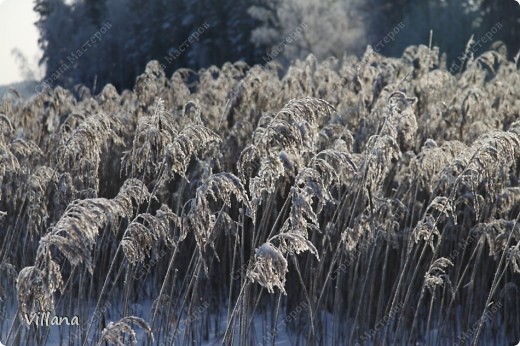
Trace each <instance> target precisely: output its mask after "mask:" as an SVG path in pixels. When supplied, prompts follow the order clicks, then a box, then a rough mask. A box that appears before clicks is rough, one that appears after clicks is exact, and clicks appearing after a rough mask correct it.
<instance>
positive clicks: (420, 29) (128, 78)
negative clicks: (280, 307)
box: [35, 0, 520, 92]
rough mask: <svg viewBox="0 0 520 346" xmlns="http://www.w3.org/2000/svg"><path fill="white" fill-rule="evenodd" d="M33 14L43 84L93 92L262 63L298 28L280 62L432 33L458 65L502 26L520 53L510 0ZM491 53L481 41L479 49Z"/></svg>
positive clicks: (70, 9)
mask: <svg viewBox="0 0 520 346" xmlns="http://www.w3.org/2000/svg"><path fill="white" fill-rule="evenodd" d="M35 10H36V11H37V13H38V14H39V21H38V22H37V26H38V28H39V31H40V41H39V44H40V46H41V48H42V49H43V52H44V53H43V58H42V61H41V63H42V64H45V66H46V75H45V78H44V81H43V83H42V84H41V85H40V87H43V86H46V85H48V86H56V85H61V86H64V87H67V88H73V87H74V86H76V85H78V84H83V85H85V86H87V87H89V88H90V89H93V92H98V91H99V90H101V88H102V86H103V85H105V84H107V83H112V84H113V85H115V87H116V88H117V89H118V90H119V91H121V90H122V89H125V88H132V87H133V85H134V82H135V78H136V77H137V76H138V75H139V74H140V73H142V72H143V70H144V67H145V65H146V63H147V62H148V61H150V60H152V59H156V60H158V61H159V62H160V63H161V64H162V66H163V67H164V69H165V71H166V74H167V75H168V76H169V75H171V74H172V73H173V71H174V70H176V69H178V68H181V67H186V68H191V69H194V70H198V69H200V68H203V67H208V66H210V65H217V66H219V65H222V64H223V63H224V62H226V61H231V62H234V61H238V60H242V61H245V62H247V63H248V64H255V63H263V62H265V57H266V56H269V57H270V58H271V57H272V54H268V52H269V51H270V50H271V49H272V47H274V46H277V45H279V43H280V42H284V40H285V39H286V38H287V37H289V36H291V35H292V34H293V33H294V31H295V28H297V27H300V26H303V27H305V32H304V33H303V34H301V33H299V32H298V34H299V35H301V37H296V38H295V39H294V40H291V42H290V43H284V49H283V52H276V53H280V54H279V55H276V58H277V59H279V60H284V59H285V62H288V61H290V59H293V58H304V57H305V56H306V55H307V54H308V53H313V54H315V55H316V56H317V57H318V59H323V58H325V57H327V56H330V55H336V56H338V55H339V56H338V57H341V55H343V54H344V53H347V54H360V53H361V52H363V51H364V49H365V47H366V45H367V44H372V45H373V46H374V47H375V46H377V45H378V44H379V46H378V49H377V51H378V52H380V53H382V54H385V55H393V56H400V55H401V53H402V50H403V48H404V47H407V46H409V45H411V44H428V41H429V33H430V29H431V30H433V45H435V46H438V47H440V49H441V51H442V52H445V53H446V56H447V59H448V62H449V63H452V62H453V61H456V60H457V58H458V57H460V56H461V55H462V54H463V52H464V49H465V47H466V44H467V42H468V40H469V38H470V37H471V35H474V36H473V37H474V40H475V41H477V40H478V39H479V38H481V37H485V35H486V33H488V32H489V31H490V30H491V29H492V28H493V27H494V25H496V23H498V22H500V23H501V24H500V28H499V29H498V30H496V29H495V30H494V31H496V32H493V37H492V41H497V40H501V41H503V42H504V43H505V44H506V46H507V48H508V49H509V55H510V56H514V55H515V54H516V52H517V51H518V49H519V47H520V46H519V42H520V39H519V38H520V37H519V36H520V35H519V28H520V23H519V21H520V19H519V18H520V15H519V12H520V6H519V5H517V4H516V3H515V2H514V1H513V0H511V1H498V0H480V1H467V0H464V1H421V2H419V1H411V0H399V1H388V0H369V1H358V0H328V1H317V0H146V1H145V0H74V1H72V2H71V1H68V2H66V1H64V0H35ZM302 24H303V25H302ZM396 28H398V29H397V30H396ZM392 31H393V32H394V33H395V35H391V37H388V34H389V33H390V32H392ZM291 37H292V36H291ZM385 38H387V41H388V42H383V41H382V40H384V39H385ZM488 41H489V40H488ZM383 43H384V44H383ZM477 44H478V46H477ZM481 46H482V47H481ZM488 47H489V44H486V43H485V42H484V44H483V43H482V42H477V43H476V45H475V46H474V49H473V52H474V54H475V55H478V54H480V53H482V52H484V51H485V50H486V49H487V48H488ZM285 48H286V49H285Z"/></svg>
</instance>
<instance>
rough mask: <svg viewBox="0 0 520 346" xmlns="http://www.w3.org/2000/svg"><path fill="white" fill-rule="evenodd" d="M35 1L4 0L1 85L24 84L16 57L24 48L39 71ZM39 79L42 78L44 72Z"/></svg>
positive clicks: (0, 16)
mask: <svg viewBox="0 0 520 346" xmlns="http://www.w3.org/2000/svg"><path fill="white" fill-rule="evenodd" d="M33 5H34V0H0V33H1V34H0V85H7V84H11V83H15V82H20V81H23V79H24V78H23V76H22V73H21V72H20V68H19V64H18V63H17V60H16V59H15V57H14V56H13V55H12V53H11V51H12V50H13V49H14V48H18V49H20V51H21V52H22V53H23V54H24V55H25V57H26V58H27V60H28V62H29V66H30V68H31V69H33V70H38V69H39V68H38V60H39V58H40V57H41V54H42V53H41V51H40V49H39V48H38V30H37V29H36V26H35V25H34V23H35V22H36V20H37V16H36V13H35V12H34V11H33ZM36 77H41V69H40V71H39V72H37V75H36Z"/></svg>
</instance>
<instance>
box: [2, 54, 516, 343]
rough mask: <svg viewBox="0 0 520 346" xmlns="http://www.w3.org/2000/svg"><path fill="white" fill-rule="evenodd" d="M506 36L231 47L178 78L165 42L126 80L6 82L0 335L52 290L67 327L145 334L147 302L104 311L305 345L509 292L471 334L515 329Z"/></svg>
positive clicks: (424, 322) (452, 320)
mask: <svg viewBox="0 0 520 346" xmlns="http://www.w3.org/2000/svg"><path fill="white" fill-rule="evenodd" d="M468 47H469V46H468ZM507 56H508V54H507V52H505V50H504V47H503V46H501V45H500V44H497V45H492V48H491V50H490V51H488V52H484V53H483V54H481V55H480V56H468V58H469V59H468V60H467V61H466V63H465V65H464V67H463V68H461V69H460V71H456V73H455V74H452V73H450V72H449V71H448V70H447V68H446V65H445V59H444V58H443V56H441V55H440V52H439V50H438V49H437V48H436V47H431V48H430V47H427V46H423V45H419V46H410V47H408V48H407V49H406V50H405V51H404V53H403V56H402V57H400V58H387V57H384V56H381V55H379V54H377V52H375V51H374V50H373V49H372V48H370V47H368V48H367V50H366V52H365V53H364V54H363V56H361V57H360V58H358V57H353V56H345V57H343V58H341V59H337V58H330V59H326V60H324V61H321V62H320V61H318V60H317V59H316V58H315V57H313V56H312V55H309V56H308V57H307V58H306V59H304V60H296V61H294V62H293V63H291V65H290V66H289V68H288V69H287V71H286V72H285V73H284V74H283V76H280V75H279V72H280V71H279V70H278V69H279V68H280V66H279V65H278V64H277V63H276V62H270V63H268V64H267V65H266V66H264V67H261V66H252V67H250V66H247V64H245V63H243V62H236V63H225V64H224V65H223V66H221V67H217V66H211V67H208V68H205V69H201V70H199V71H192V70H188V69H181V70H178V71H175V72H174V73H173V75H172V76H171V77H170V78H168V77H167V76H166V75H165V74H164V71H162V69H161V66H160V64H159V63H158V62H157V61H153V62H150V63H149V64H148V65H147V66H146V69H145V71H144V73H143V74H142V75H141V76H139V78H138V80H137V81H136V86H135V88H134V89H133V91H130V90H125V91H123V92H121V93H118V91H117V90H116V89H115V88H114V86H112V85H107V86H105V87H104V88H103V89H102V91H101V92H100V93H99V94H98V95H94V92H92V91H90V90H88V89H87V88H85V87H84V86H79V87H78V88H77V89H76V93H77V94H78V95H79V98H77V99H76V98H75V96H74V94H73V93H72V92H71V91H68V90H64V89H63V88H59V87H57V88H55V89H54V90H51V89H48V90H45V91H44V92H42V93H39V94H38V95H34V96H33V97H31V98H29V99H26V100H25V99H22V98H21V97H20V96H19V95H17V94H16V93H14V92H9V93H8V94H7V96H6V97H5V98H4V99H3V100H2V101H0V102H1V103H0V227H1V230H0V273H1V276H0V304H1V305H0V312H1V313H2V314H4V313H5V314H6V316H7V319H2V318H0V336H1V337H2V341H4V335H7V340H6V342H7V343H8V344H17V343H23V342H25V341H26V343H30V342H32V341H35V342H37V343H38V342H40V343H42V344H44V343H45V336H44V335H42V334H45V332H44V331H37V330H35V329H34V328H19V320H20V319H19V318H13V316H16V315H17V313H18V314H24V313H27V314H31V313H33V312H39V311H46V310H54V311H56V313H60V314H62V313H63V314H65V313H70V314H76V313H77V314H80V315H81V316H80V320H81V321H91V323H90V326H89V330H88V331H82V332H78V333H74V334H75V335H71V334H70V333H69V332H68V331H67V329H66V327H59V328H58V327H57V328H58V332H57V333H56V334H58V335H59V336H60V337H61V340H60V341H61V343H63V344H77V343H78V342H79V343H81V344H91V343H95V342H97V341H99V342H100V343H101V344H103V343H105V342H108V343H116V344H117V343H119V344H121V343H129V342H130V341H135V339H136V338H138V335H139V334H138V333H136V334H133V333H134V331H133V329H132V323H134V322H135V321H141V320H137V319H136V320H132V319H129V318H127V319H126V320H125V319H123V320H121V321H120V322H118V323H112V324H110V325H108V326H107V325H106V324H105V322H104V321H105V318H107V317H110V318H111V317H113V316H115V315H117V314H119V312H121V314H122V315H121V316H130V315H132V316H136V318H137V316H139V317H138V318H142V321H148V320H149V321H151V325H150V329H148V328H147V327H146V326H145V325H144V324H143V323H140V322H137V325H141V326H143V327H144V329H145V330H148V331H151V330H153V332H154V338H155V339H154V341H153V342H151V344H153V343H155V342H156V343H161V342H162V343H164V344H171V343H172V342H173V343H176V344H177V343H183V342H184V343H185V344H200V343H204V342H213V341H214V342H217V343H226V344H228V343H229V344H253V343H257V342H258V341H259V339H262V340H263V342H265V340H266V338H267V337H268V338H269V340H270V342H271V341H272V342H273V343H277V342H282V340H281V339H279V336H278V335H280V334H283V333H282V330H281V329H282V328H287V329H288V330H290V331H288V332H287V333H285V334H286V335H289V336H290V338H291V340H290V342H291V343H294V344H298V343H300V344H320V343H332V344H355V343H356V340H360V338H362V337H363V336H364V335H365V334H363V333H364V331H371V333H370V334H371V341H370V342H372V343H374V344H451V343H453V341H454V339H456V336H457V335H458V333H460V332H461V330H472V329H473V328H474V323H475V321H481V317H482V315H483V313H482V312H483V311H484V312H486V311H487V310H489V308H488V307H489V306H490V305H489V304H490V303H491V302H497V303H501V304H502V305H501V306H502V308H501V309H500V310H499V311H497V312H496V313H495V314H494V315H493V316H491V317H490V320H489V322H486V323H484V324H482V325H480V326H478V328H477V329H478V331H477V330H476V329H475V333H474V336H473V337H472V338H473V339H474V340H475V341H474V343H477V342H488V343H493V344H513V343H517V342H518V335H520V329H519V325H518V323H517V321H518V320H519V319H520V309H519V308H518V306H520V304H519V298H518V295H517V294H516V293H515V292H516V291H517V290H518V285H519V282H518V273H519V272H520V269H519V268H520V251H519V245H518V244H519V242H520V233H519V227H518V225H519V223H518V221H519V213H520V188H519V187H518V185H519V181H520V149H519V148H520V137H519V136H520V122H519V121H518V116H519V114H520V102H519V101H518V100H520V89H519V88H518V85H520V73H519V69H518V59H517V60H516V61H509V60H508V58H507ZM137 179H139V180H137ZM126 266H128V267H130V268H128V267H126ZM202 267H204V270H205V273H206V275H200V274H201V268H202ZM6 268H8V269H6ZM141 269H142V271H139V270H141ZM145 271H146V273H149V274H150V275H141V274H143V273H145ZM5 273H8V274H7V275H5ZM132 274H139V277H137V276H135V277H133V276H132ZM92 275H96V277H97V280H92ZM141 277H142V279H141ZM263 288H265V289H263ZM274 293H282V294H276V295H275V294H274ZM149 302H154V303H153V304H152V312H151V316H146V311H144V309H142V308H140V307H142V306H146V304H148V303H149ZM201 302H204V305H203V307H204V309H202V310H200V309H201ZM302 302H304V303H306V304H308V309H305V312H302V311H300V313H298V316H295V315H294V313H293V314H292V315H291V312H293V311H299V310H298V309H296V310H295V309H294V308H295V307H296V306H301V303H302ZM108 303H110V304H109V305H108ZM205 303H208V304H209V305H205ZM223 307H227V318H224V319H223V318H222V316H224V314H223V313H222V309H223ZM17 311H18V312H17ZM387 311H393V312H395V314H394V313H393V314H392V318H390V319H389V318H386V319H385V317H387V316H386V315H385V312H387ZM414 312H415V313H414ZM284 313H285V314H286V315H287V316H289V317H290V318H291V321H290V322H289V321H288V319H287V317H284V316H283V315H284ZM92 314H94V315H92ZM183 316H185V317H186V318H185V319H182V317H183ZM258 316H260V319H261V321H262V326H261V327H259V325H258V324H257V323H256V321H258V319H257V318H258ZM149 317H150V318H149ZM491 319H492V321H491ZM6 321H7V322H9V321H14V322H12V323H11V322H9V323H7V322H6ZM182 321H185V322H184V324H182ZM380 321H386V322H385V327H384V328H379V329H378V330H376V329H377V328H376V329H375V328H374V326H377V325H378V322H380ZM280 322H281V323H280ZM105 327H106V329H104V330H103V328H105ZM224 327H225V328H226V333H225V337H224V338H222V337H220V331H222V329H223V328H224ZM181 328H182V330H181ZM174 329H175V330H174ZM273 330H276V331H277V333H272V332H270V331H273ZM180 331H181V333H179V332H180ZM372 331H373V333H372ZM102 333H103V335H101V334H102ZM125 334H130V336H128V335H127V336H124V335H125ZM372 334H373V335H372ZM52 335H54V334H52ZM67 335H69V339H68V341H67V339H66V336H67ZM70 336H72V337H70ZM212 337H213V338H214V340H212V339H211V338H212ZM472 341H473V340H472ZM139 342H140V340H139Z"/></svg>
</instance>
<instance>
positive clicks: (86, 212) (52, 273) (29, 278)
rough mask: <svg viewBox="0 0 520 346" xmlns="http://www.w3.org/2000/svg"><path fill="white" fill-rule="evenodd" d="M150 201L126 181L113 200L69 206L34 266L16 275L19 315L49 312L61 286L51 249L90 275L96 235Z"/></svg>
mask: <svg viewBox="0 0 520 346" xmlns="http://www.w3.org/2000/svg"><path fill="white" fill-rule="evenodd" d="M149 198H150V194H149V192H148V190H147V188H146V186H144V185H143V183H142V182H141V181H139V180H137V179H128V180H127V181H126V182H125V184H124V185H123V186H122V187H121V189H120V191H119V194H118V195H117V196H116V197H114V198H113V199H111V200H109V199H105V198H91V199H85V200H76V201H74V202H73V203H71V204H70V205H69V206H68V208H67V210H65V214H64V215H63V216H62V217H61V218H60V220H58V222H57V223H56V224H55V225H54V226H52V227H51V228H50V229H49V230H48V232H47V233H46V234H45V235H44V236H43V237H41V238H40V242H39V246H38V249H37V254H36V259H35V265H34V266H30V267H26V268H24V269H23V270H22V271H20V273H19V275H18V279H17V290H18V298H19V302H20V305H21V309H22V312H24V313H25V312H27V311H30V312H32V311H33V310H34V309H35V307H36V303H38V306H39V310H37V311H52V310H53V308H54V300H53V295H54V292H55V291H56V290H57V289H59V288H60V287H61V286H62V284H63V282H62V278H61V272H60V267H59V265H58V264H57V263H56V262H54V261H53V260H52V255H51V248H56V249H57V250H58V251H59V252H60V253H61V254H63V255H64V256H65V258H66V259H67V260H68V261H69V262H70V263H71V264H72V265H73V266H77V265H79V264H82V263H83V264H84V265H85V266H86V268H87V269H88V271H89V273H90V274H93V271H94V263H93V258H92V255H91V252H92V248H93V246H94V244H95V243H96V240H97V237H98V234H99V231H100V230H102V229H104V228H105V227H107V229H109V227H112V228H113V229H114V230H116V229H117V228H116V226H117V222H118V220H119V219H120V218H124V217H131V216H132V214H133V211H134V206H135V205H140V204H142V203H143V202H144V201H147V200H148V199H149Z"/></svg>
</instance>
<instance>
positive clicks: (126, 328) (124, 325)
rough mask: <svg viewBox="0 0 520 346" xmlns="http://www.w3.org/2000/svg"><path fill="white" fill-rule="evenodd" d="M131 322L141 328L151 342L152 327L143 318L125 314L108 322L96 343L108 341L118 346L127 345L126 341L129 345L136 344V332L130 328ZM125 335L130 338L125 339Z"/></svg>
mask: <svg viewBox="0 0 520 346" xmlns="http://www.w3.org/2000/svg"><path fill="white" fill-rule="evenodd" d="M133 324H135V325H137V326H138V327H139V328H141V329H143V330H144V331H145V332H146V334H148V335H149V336H150V339H151V341H152V342H153V339H154V338H153V333H152V329H151V328H150V325H149V324H148V323H147V322H146V321H145V320H143V319H142V318H140V317H136V316H126V317H123V318H122V319H120V320H119V321H117V322H109V323H108V325H107V327H106V328H104V329H103V332H102V334H101V338H100V339H99V342H98V345H103V343H104V342H110V343H112V344H114V345H118V346H124V345H128V342H130V344H131V345H137V334H136V332H135V330H134V328H132V325H133ZM125 335H128V337H129V338H130V340H125Z"/></svg>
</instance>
